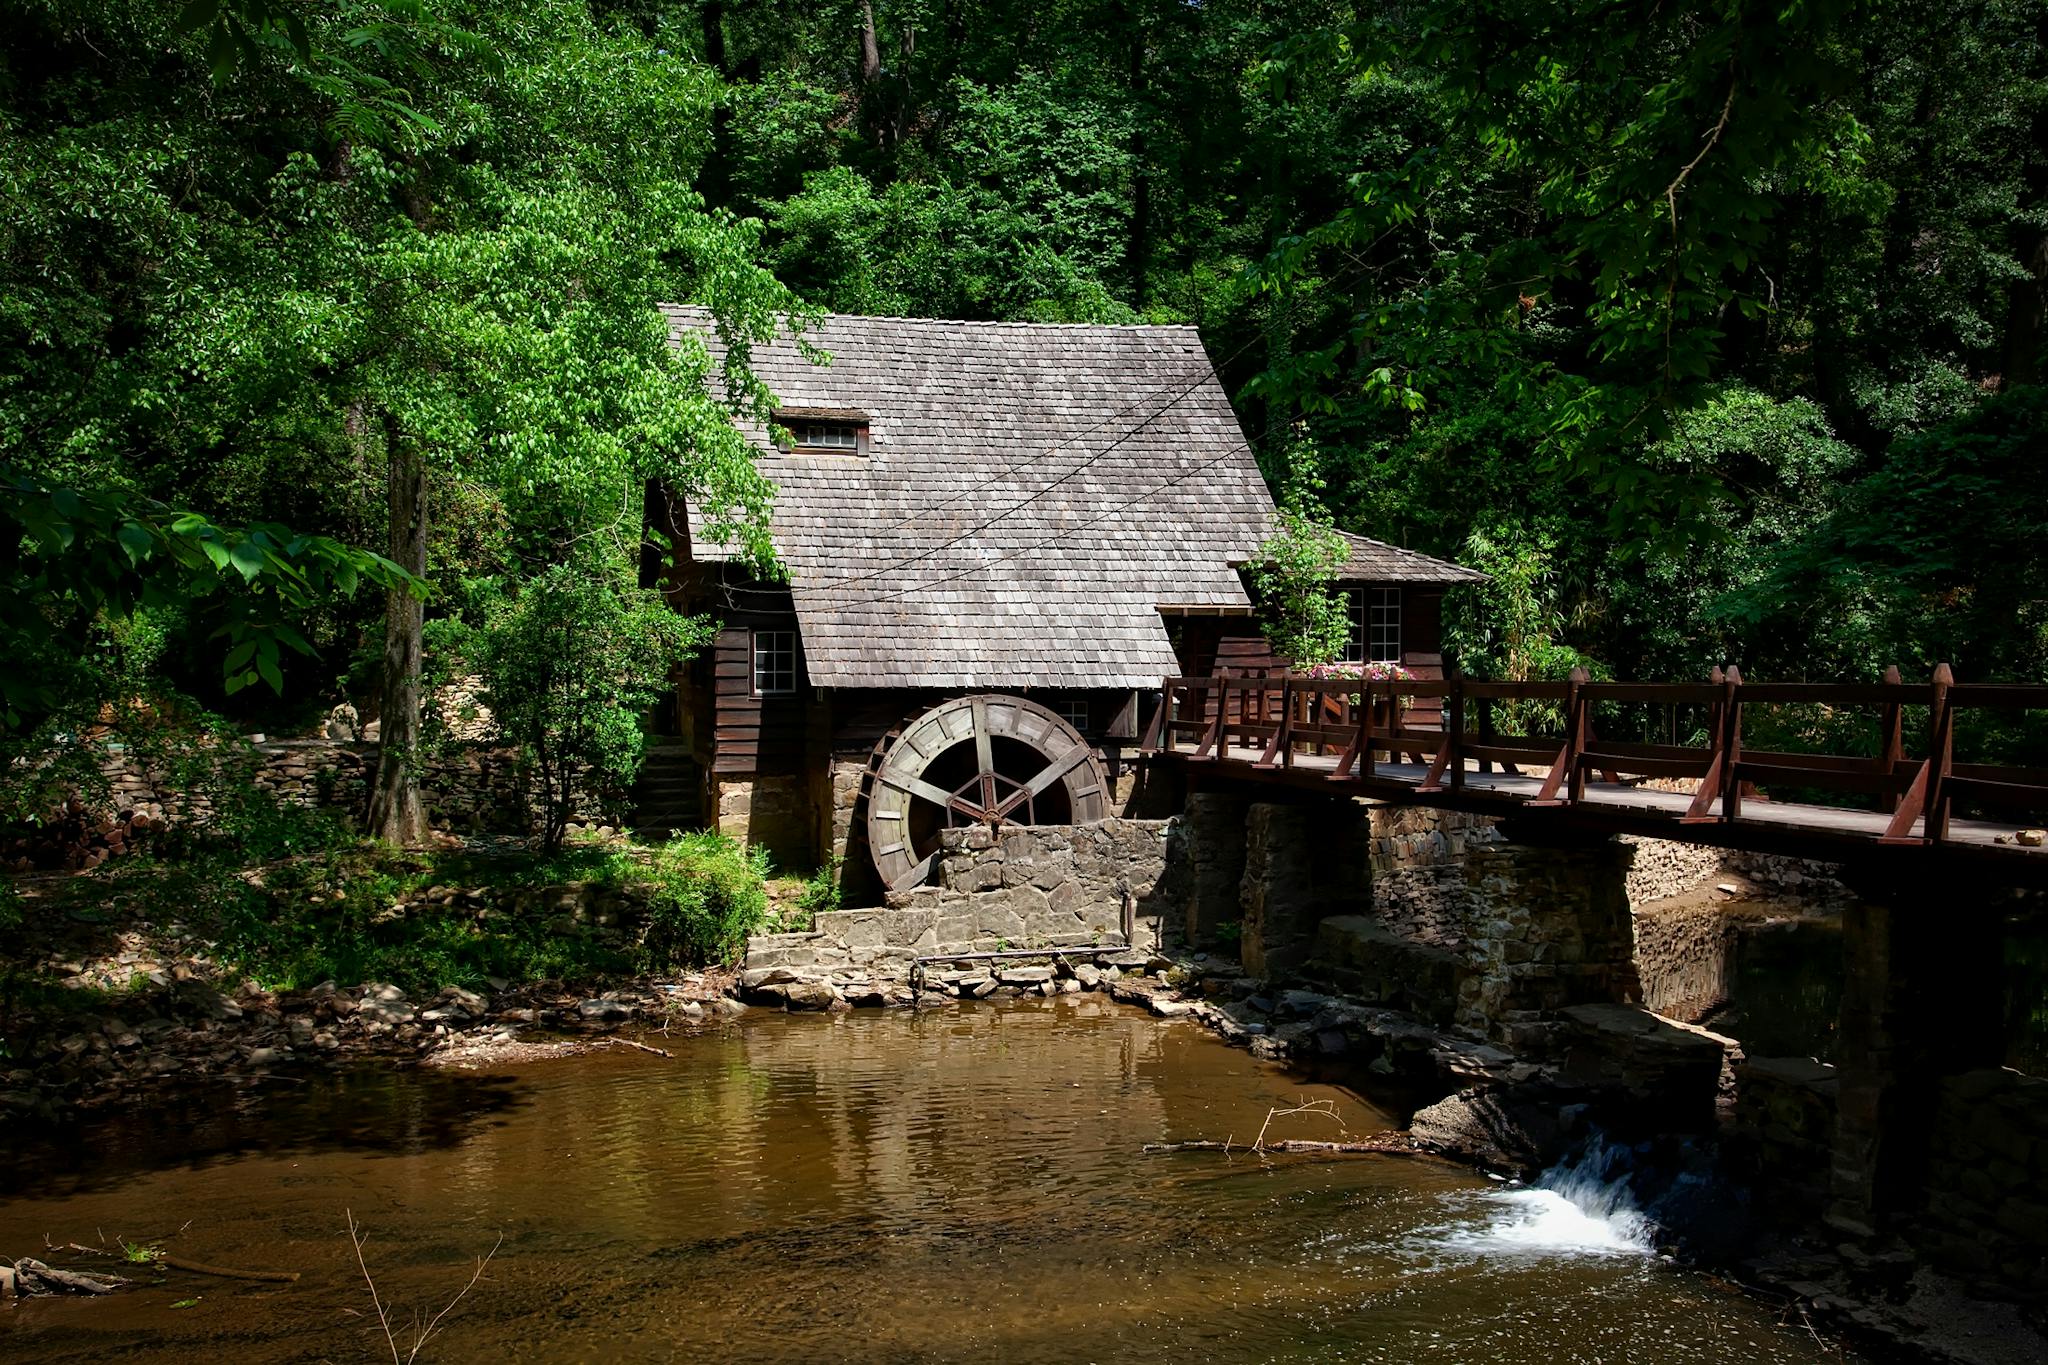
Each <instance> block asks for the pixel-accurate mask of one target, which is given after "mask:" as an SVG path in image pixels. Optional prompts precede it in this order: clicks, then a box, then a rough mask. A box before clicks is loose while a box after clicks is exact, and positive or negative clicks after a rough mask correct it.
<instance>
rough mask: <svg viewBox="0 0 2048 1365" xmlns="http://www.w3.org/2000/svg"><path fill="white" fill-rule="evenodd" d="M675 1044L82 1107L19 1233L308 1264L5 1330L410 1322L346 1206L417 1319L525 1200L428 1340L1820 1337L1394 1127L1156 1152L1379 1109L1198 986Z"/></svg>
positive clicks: (202, 1355)
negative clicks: (1303, 1153) (1189, 995)
mask: <svg viewBox="0 0 2048 1365" xmlns="http://www.w3.org/2000/svg"><path fill="white" fill-rule="evenodd" d="M669 1046H670V1047H671V1048H672V1049H673V1050H674V1051H675V1056H674V1058H673V1060H667V1061H664V1060H662V1059H660V1058H656V1057H650V1056H646V1055H644V1054H638V1053H628V1052H625V1051H623V1050H621V1051H618V1052H616V1053H613V1054H609V1055H603V1056H598V1057H592V1058H584V1059H578V1060H574V1061H556V1062H546V1063H539V1064H535V1065H532V1066H530V1067H527V1068H525V1069H523V1070H521V1071H519V1072H518V1073H516V1074H515V1075H513V1076H510V1077H499V1078H472V1077H459V1076H457V1077H447V1076H443V1077H433V1076H428V1077H395V1076H390V1075H377V1076H364V1077H359V1078H356V1079H355V1080H353V1081H350V1082H346V1083H341V1084H338V1085H336V1086H334V1087H332V1088H326V1087H308V1088H303V1089H296V1090H291V1091H287V1092H272V1093H270V1094H269V1095H267V1096H265V1097H263V1098H261V1099H256V1100H250V1101H247V1102H245V1103H243V1104H241V1105H239V1106H229V1107H222V1108H218V1109H209V1110H208V1111H207V1112H204V1113H201V1114H197V1115H167V1114H159V1115H151V1116H148V1117H146V1118H143V1119H139V1120H137V1121H135V1122H133V1123H125V1124H123V1125H120V1126H118V1127H115V1128H111V1129H109V1130H107V1131H106V1132H103V1133H100V1134H97V1135H95V1137H94V1139H93V1141H92V1144H91V1150H88V1151H77V1152H73V1153H71V1154H70V1158H69V1161H68V1163H67V1164H68V1165H69V1166H70V1167H71V1169H70V1170H69V1172H68V1173H65V1174H62V1175H51V1174H49V1173H47V1172H45V1173H40V1174H38V1175H36V1176H35V1177H34V1180H33V1182H32V1183H31V1184H30V1185H29V1187H28V1188H29V1190H30V1191H31V1192H30V1193H25V1194H23V1195H19V1196H17V1197H14V1198H12V1199H9V1200H8V1201H7V1202H5V1203H4V1204H0V1253H4V1254H7V1255H29V1254H36V1249H37V1248H40V1247H41V1246H42V1245H43V1240H44V1237H45V1236H46V1235H47V1236H48V1237H49V1238H50V1239H51V1240H53V1241H56V1242H59V1243H62V1242H66V1241H73V1240H76V1241H80V1242H87V1243H92V1242H97V1241H99V1240H100V1239H101V1238H102V1237H104V1238H106V1239H108V1240H109V1241H111V1240H112V1239H116V1238H128V1239H145V1240H146V1239H160V1238H164V1237H167V1236H170V1235H171V1234H173V1233H176V1234H177V1235H176V1237H175V1240H174V1241H173V1243H172V1249H173V1250H174V1251H176V1252H178V1253H180V1254H182V1255H184V1256H187V1257H189V1258H192V1259H195V1260H200V1261H207V1262H212V1263H215V1264H222V1265H233V1266H242V1267H262V1268H270V1269H287V1270H297V1271H300V1272H302V1278H301V1279H300V1280H299V1281H298V1282H296V1283H293V1284H289V1285H272V1284H255V1283H243V1282H236V1281H230V1280H222V1279H205V1278H198V1277H193V1276H189V1275H184V1274H177V1275H174V1276H172V1277H170V1278H169V1279H168V1280H167V1281H166V1282H165V1283H164V1284H162V1285H161V1286H157V1287H149V1288H144V1289H142V1290H140V1291H138V1292H132V1293H128V1294H123V1295H120V1296H117V1297H115V1298H112V1299H108V1300H99V1301H76V1300H38V1301H33V1302H28V1303H24V1304H21V1305H19V1306H17V1307H15V1308H13V1309H12V1310H6V1311H0V1358H6V1359H19V1360H39V1361H86V1360H91V1361H108V1360H121V1361H137V1360H141V1361H201V1360H204V1361H307V1362H312V1361H322V1360H331V1361H357V1360H370V1359H375V1358H377V1357H378V1356H379V1355H380V1354H382V1355H383V1358H384V1359H387V1360H388V1359H389V1358H390V1357H389V1353H388V1352H387V1351H385V1348H384V1345H383V1341H382V1338H381V1335H380V1334H379V1333H378V1330H377V1328H376V1325H375V1322H374V1319H372V1318H370V1317H367V1316H366V1314H367V1313H368V1310H369V1308H370V1303H369V1299H368V1296H367V1294H366V1293H365V1291H364V1287H363V1282H362V1278H361V1275H360V1273H359V1272H358V1270H357V1268H356V1265H355V1259H354V1253H353V1252H352V1250H351V1249H350V1246H349V1242H348V1239H347V1236H346V1234H345V1230H344V1223H343V1217H344V1215H343V1210H344V1209H353V1210H354V1211H355V1214H356V1217H357V1218H358V1219H359V1220H360V1221H361V1222H362V1223H363V1224H364V1225H366V1227H367V1228H368V1230H369V1234H370V1244H369V1248H368V1259H369V1265H370V1268H371V1270H372V1272H373V1273H374V1274H375V1277H376V1280H377V1284H378V1286H379V1288H380V1289H381V1290H382V1291H383V1294H384V1296H385V1298H386V1300H387V1301H395V1302H396V1303H397V1304H399V1305H400V1306H401V1312H400V1316H401V1317H402V1318H409V1317H410V1315H411V1313H412V1312H413V1311H414V1310H416V1309H418V1310H425V1311H427V1312H429V1313H431V1312H432V1311H433V1310H434V1309H435V1308H438V1307H439V1305H440V1304H441V1303H443V1302H445V1301H446V1300H447V1299H448V1298H449V1297H450V1296H451V1295H452V1294H453V1293H454V1292H455V1291H456V1290H457V1289H458V1288H460V1287H461V1285H462V1283H463V1282H464V1281H465V1280H466V1279H467V1278H468V1277H469V1274H470V1270H471V1266H472V1258H473V1257H474V1256H476V1255H477V1254H479V1253H481V1252H483V1251H486V1250H488V1249H489V1248H490V1247H491V1245H492V1243H493V1242H494V1241H495V1240H496V1239H497V1238H498V1237H499V1236H500V1235H501V1234H502V1236H503V1239H504V1241H503V1245H502V1247H501V1248H500V1250H499V1251H498V1253H497V1256H496V1259H495V1260H493V1261H492V1262H491V1264H490V1266H489V1269H488V1271H487V1273H486V1277H485V1278H484V1280H483V1281H482V1282H481V1283H479V1284H478V1285H477V1287H476V1289H475V1290H474V1291H473V1292H472V1293H471V1295H470V1296H469V1298H467V1299H466V1300H465V1301H464V1302H463V1303H462V1304H461V1305H460V1306H459V1307H458V1308H457V1309H456V1311H455V1312H454V1314H452V1315H451V1316H450V1318H449V1320H448V1325H447V1326H446V1328H445V1330H444V1334H443V1335H442V1336H440V1337H439V1338H437V1339H436V1340H435V1342H434V1343H433V1344H432V1345H431V1346H430V1347H429V1349H428V1350H427V1351H426V1352H425V1353H424V1354H423V1356H422V1359H431V1360H438V1361H470V1360H474V1361H501V1360H548V1361H554V1360H562V1361H581V1360H589V1361H640V1360H650V1361H659V1360H723V1359H734V1360H747V1361H781V1360H789V1361H816V1360H837V1361H941V1360H944V1361H954V1360H958V1361H990V1362H1000V1361H1009V1360H1025V1359H1029V1360H1035V1361H1175V1362H1185V1361H1229V1362H1238V1361H1399V1362H1414V1361H1461V1362H1464V1361H1470V1362H1481V1361H1485V1362H1496V1361H1498V1362H1546V1363H1547V1362H1565V1361H1589V1362H1590V1361H1602V1362H1608V1361H1638V1360H1640V1361H1655V1362H1660V1365H1661V1363H1663V1362H1684V1361H1809V1360H1819V1359H1821V1358H1823V1353H1822V1351H1821V1349H1820V1347H1819V1346H1818V1344H1817V1343H1816V1341H1815V1340H1814V1339H1813V1338H1812V1337H1810V1336H1808V1335H1807V1334H1806V1333H1805V1331H1804V1330H1803V1329H1798V1328H1794V1329H1787V1328H1784V1327H1781V1326H1779V1325H1778V1323H1777V1322H1776V1320H1775V1317H1774V1315H1773V1314H1772V1313H1771V1312H1770V1311H1769V1310H1768V1309H1767V1308H1765V1307H1764V1306H1763V1305H1760V1304H1758V1303H1756V1302H1753V1301H1751V1300H1749V1299H1746V1298H1744V1297H1742V1296H1740V1295H1738V1294H1736V1293H1733V1292H1731V1291H1729V1290H1727V1289H1725V1288H1722V1287H1720V1286H1718V1285H1717V1283H1716V1282H1714V1281H1712V1280H1710V1279H1708V1278H1706V1277H1704V1276H1701V1275H1698V1274H1694V1273H1691V1272H1687V1271H1682V1270H1678V1269H1675V1268H1673V1267H1671V1266H1669V1265H1667V1264H1664V1263H1662V1262H1660V1261H1659V1260H1658V1259H1657V1258H1656V1257H1655V1256H1654V1255H1652V1254H1650V1253H1649V1252H1647V1251H1644V1250H1641V1249H1639V1248H1637V1247H1634V1246H1632V1245H1630V1244H1629V1243H1628V1239H1627V1236H1626V1234H1627V1232H1628V1229H1627V1226H1626V1223H1627V1220H1626V1219H1625V1218H1617V1219H1602V1218H1599V1217H1595V1216H1589V1215H1587V1214H1586V1213H1583V1212H1581V1211H1580V1209H1579V1208H1577V1207H1576V1206H1574V1205H1572V1204H1570V1203H1568V1202H1566V1201H1565V1200H1564V1199H1563V1198H1562V1197H1560V1196H1559V1195H1557V1194H1554V1193H1543V1192H1534V1191H1532V1192H1519V1193H1517V1192H1507V1191H1503V1190H1502V1189H1501V1188H1500V1187H1499V1186H1496V1185H1493V1184H1491V1183H1489V1182H1488V1181H1486V1180H1484V1179H1481V1178H1478V1177H1475V1176H1473V1175H1471V1174H1469V1173H1467V1172H1464V1171H1460V1170H1457V1169H1454V1168H1451V1167H1448V1166H1444V1165H1439V1164H1436V1163H1430V1162H1422V1161H1414V1160H1405V1159H1401V1158H1378V1157H1363V1158H1358V1157H1353V1158H1343V1159H1322V1160H1318V1159H1311V1158H1301V1157H1294V1158H1279V1159H1266V1160H1261V1159H1258V1158H1254V1157H1248V1156H1237V1157H1235V1158H1233V1159H1230V1160H1225V1159H1223V1158H1221V1157H1217V1156H1213V1155H1193V1154H1189V1155H1174V1156H1145V1155H1141V1154H1140V1151H1139V1148H1140V1147H1141V1146H1142V1145H1143V1144H1144V1143H1146V1142H1150V1141H1157V1140H1162V1139H1177V1138H1197V1137H1226V1136H1235V1137H1236V1138H1237V1139H1239V1140H1240V1141H1243V1140H1248V1139H1249V1138H1251V1137H1252V1136H1253V1135H1254V1134H1255V1133H1256V1132H1257V1131H1258V1128H1259V1126H1260V1123H1261V1121H1262V1120H1263V1119H1264V1118H1265V1115H1266V1113H1267V1111H1268V1110H1269V1109H1271V1108H1272V1107H1274V1106H1276V1105H1286V1104H1292V1103H1297V1102H1299V1101H1300V1100H1303V1099H1328V1100H1331V1101H1333V1102H1334V1103H1335V1104H1336V1106H1337V1108H1338V1110H1339V1111H1340V1114H1341V1118H1342V1124H1343V1127H1344V1128H1346V1129H1348V1130H1349V1131H1350V1132H1352V1133H1354V1134H1363V1133H1367V1132H1371V1131H1374V1130H1377V1129H1379V1128H1382V1127H1385V1126H1387V1123H1388V1117H1387V1116H1386V1115H1385V1114H1382V1113H1379V1112H1377V1111H1375V1110H1374V1109H1373V1108H1371V1107H1370V1106H1369V1105H1368V1104H1366V1103H1364V1102H1363V1101H1362V1100H1360V1099H1359V1098H1358V1097H1357V1096H1356V1095H1354V1094H1352V1093H1350V1092H1348V1091H1344V1090H1340V1089H1335V1088H1330V1087H1323V1086H1315V1085H1306V1084H1301V1083H1298V1082H1297V1081H1295V1080H1293V1079H1291V1078H1290V1077H1289V1076H1288V1075H1287V1074H1286V1073H1284V1072H1282V1071H1280V1070H1277V1069H1275V1068H1271V1067H1268V1066H1264V1065H1262V1064H1260V1063H1258V1062H1255V1061H1253V1060H1252V1059H1251V1058H1249V1057H1248V1056H1246V1055H1245V1054H1244V1053H1242V1052H1238V1051H1234V1050H1232V1049H1229V1048H1226V1047H1224V1046H1222V1045H1221V1044H1220V1043H1218V1042H1216V1041H1215V1040H1214V1039H1212V1038H1211V1037H1209V1036H1208V1035H1207V1034H1206V1033H1204V1032H1203V1031H1201V1030H1200V1029H1199V1028H1197V1027H1195V1026H1194V1025H1192V1024H1188V1023H1186V1022H1175V1023H1168V1022H1164V1021H1160V1020H1155V1019H1152V1018H1150V1017H1149V1016H1145V1015H1141V1014H1137V1013H1135V1012H1132V1011H1128V1010H1125V1009H1123V1008H1120V1007H1117V1006H1114V1005H1110V1004H1108V1003H1105V1002H1100V1001H1096V1000H1072V999H1060V1000H1054V1001H1048V1002H1044V1003H1042V1004H1040V1003H1033V1004H1030V1005H1016V1006H1011V1007H1006V1008H994V1007H988V1008H967V1009H962V1010H959V1011H957V1012H955V1011H946V1012H941V1013H930V1014H923V1015H910V1014H904V1013H889V1014H879V1013H873V1014H870V1013H863V1014H856V1015H840V1016H829V1017H824V1016H811V1017H806V1016H791V1017H780V1016H777V1017H764V1018H759V1019H749V1020H748V1021H747V1022H746V1023H745V1024H744V1025H742V1026H739V1027H735V1028H732V1029H730V1030H728V1031H726V1032H725V1033H723V1034H712V1035H705V1036H701V1037H698V1038H694V1039H680V1040H676V1041H674V1042H671V1043H670V1044H669ZM1337 1126H1338V1125H1337V1124H1336V1123H1333V1122H1330V1121H1328V1120H1320V1121H1318V1120H1310V1119H1297V1120H1293V1121H1291V1123H1290V1124H1289V1126H1288V1127H1287V1128H1286V1135H1291V1136H1336V1135H1337V1133H1336V1130H1337ZM180 1229H182V1231H179V1230H180ZM195 1297H196V1298H197V1300H198V1301H197V1302H196V1303H191V1304H190V1305H189V1306H187V1307H182V1308H181V1307H177V1306H176V1305H177V1304H179V1303H180V1302H184V1301H187V1300H190V1299H193V1298H195Z"/></svg>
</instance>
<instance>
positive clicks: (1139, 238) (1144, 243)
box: [1129, 15, 1152, 313]
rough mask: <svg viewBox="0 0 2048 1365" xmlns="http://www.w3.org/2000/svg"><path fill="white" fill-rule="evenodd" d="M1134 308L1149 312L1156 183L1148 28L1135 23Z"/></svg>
mask: <svg viewBox="0 0 2048 1365" xmlns="http://www.w3.org/2000/svg"><path fill="white" fill-rule="evenodd" d="M1131 99H1132V100H1133V102H1134V105H1135V107H1134V108H1133V110H1132V119H1131V241H1130V247H1129V254H1130V272H1131V307H1133V308H1135V309H1137V310H1138V311H1139V312H1141V313H1142V312H1144V311H1145V288H1146V280H1145V263H1146V258H1147V257H1148V256H1149V255H1150V254H1151V251H1152V180H1151V177H1149V176H1147V175H1146V174H1145V150H1146V149H1145V121H1146V119H1147V118H1148V117H1149V115H1150V110H1149V107H1148V106H1147V104H1146V100H1145V24H1144V20H1143V19H1142V18H1140V17H1138V16H1135V15H1134V16H1133V17H1132V20H1131Z"/></svg>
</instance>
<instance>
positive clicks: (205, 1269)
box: [152, 1253, 299, 1284]
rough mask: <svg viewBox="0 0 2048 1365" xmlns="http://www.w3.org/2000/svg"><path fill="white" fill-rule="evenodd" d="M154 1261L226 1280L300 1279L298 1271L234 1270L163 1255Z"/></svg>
mask: <svg viewBox="0 0 2048 1365" xmlns="http://www.w3.org/2000/svg"><path fill="white" fill-rule="evenodd" d="M152 1259H153V1260H155V1261H156V1263H157V1264H158V1265H167V1266H170V1267H171V1268H172V1269H173V1270H185V1271H190V1272H191V1273H192V1274H194V1275H217V1276H219V1277H220V1278H221V1279H224V1280H265V1281H268V1282H270V1283H273V1284H292V1283H294V1282H296V1281H297V1280H298V1278H299V1272H298V1271H296V1270H233V1269H230V1268H229V1267H227V1266H224V1265H208V1264H206V1263H205V1262H204V1261H188V1260H186V1259H185V1258H184V1257H183V1256H167V1255H164V1254H162V1253H159V1254H158V1255H156V1256H155V1257H153V1258H152Z"/></svg>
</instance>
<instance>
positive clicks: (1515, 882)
mask: <svg viewBox="0 0 2048 1365" xmlns="http://www.w3.org/2000/svg"><path fill="white" fill-rule="evenodd" d="M1501 831H1502V833H1504V834H1506V835H1507V836H1508V837H1507V841H1506V842H1503V843H1498V844H1483V845H1479V846H1477V847H1473V848H1470V849H1468V850H1467V851H1466V854H1465V873H1464V875H1465V886H1466V888H1467V893H1468V897H1469V900H1470V905H1471V908H1470V910H1469V912H1468V913H1469V916H1470V918H1469V922H1468V925H1467V930H1466V948H1465V952H1466V962H1467V968H1468V970H1467V971H1466V973H1465V975H1464V978H1463V980H1462V981H1461V983H1460V985H1459V999H1458V1010H1457V1019H1458V1022H1459V1023H1461V1024H1463V1025H1465V1026H1466V1027H1468V1028H1471V1029H1474V1030H1477V1031H1479V1032H1482V1033H1484V1034H1486V1035H1488V1036H1489V1037H1492V1038H1495V1039H1497V1040H1499V1041H1500V1042H1502V1043H1504V1044H1506V1045H1507V1046H1509V1047H1511V1048H1514V1049H1516V1050H1518V1051H1519V1050H1523V1049H1529V1050H1532V1051H1541V1050H1543V1049H1544V1048H1545V1047H1546V1046H1547V1045H1548V1044H1549V1042H1550V1041H1551V1034H1552V1033H1553V1032H1554V1030H1555V1028H1556V1020H1557V1016H1558V1013H1559V1012H1560V1011H1562V1010H1565V1009H1568V1008H1570V1007H1571V1006H1574V1005H1606V1004H1634V1003H1635V1002H1636V1001H1637V1000H1638V998H1639V997H1640V996H1641V986H1640V984H1639V982H1638V979H1637V976H1636V968H1635V921H1634V919H1633V918H1632V917H1631V915H1630V913H1629V905H1628V869H1629V865H1630V864H1631V862H1633V860H1634V857H1635V853H1634V850H1633V849H1630V848H1629V847H1627V846H1626V845H1624V844H1622V843H1620V842H1619V841H1618V840H1616V839H1613V838H1611V837H1608V836H1606V835H1584V834H1578V835H1569V834H1564V833H1563V832H1562V831H1552V830H1541V829H1536V828H1530V827H1528V826H1525V825H1523V824H1521V823H1519V822H1515V821H1509V822H1506V823H1504V824H1503V825H1502V827H1501Z"/></svg>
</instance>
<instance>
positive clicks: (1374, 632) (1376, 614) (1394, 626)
mask: <svg viewBox="0 0 2048 1365" xmlns="http://www.w3.org/2000/svg"><path fill="white" fill-rule="evenodd" d="M1345 595H1346V596H1347V597H1349V598H1350V599H1351V602H1350V605H1351V638H1350V639H1349V640H1348V641H1346V642H1345V646H1344V661H1345V662H1346V663H1353V664H1363V663H1387V664H1397V663H1399V662H1401V590H1400V589H1399V588H1353V589H1352V590H1351V591H1350V592H1349V593H1347V594H1345Z"/></svg>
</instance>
